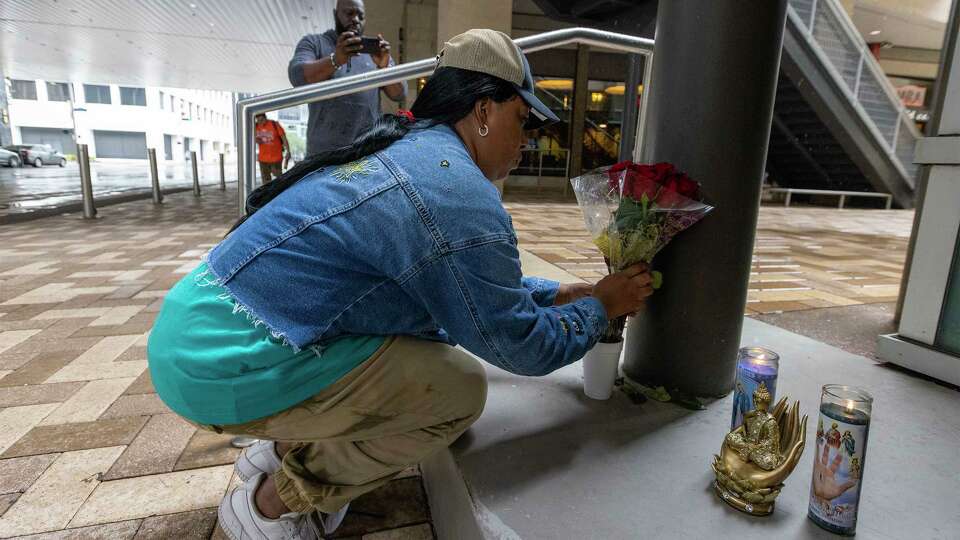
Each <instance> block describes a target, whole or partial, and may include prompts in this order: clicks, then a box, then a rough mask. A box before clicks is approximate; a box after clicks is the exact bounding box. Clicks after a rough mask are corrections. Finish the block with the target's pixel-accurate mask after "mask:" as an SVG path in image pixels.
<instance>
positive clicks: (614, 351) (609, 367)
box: [582, 341, 623, 399]
mask: <svg viewBox="0 0 960 540" xmlns="http://www.w3.org/2000/svg"><path fill="white" fill-rule="evenodd" d="M622 350H623V342H622V341H620V342H618V343H597V344H596V346H594V347H593V348H592V349H590V351H589V352H587V354H586V355H585V356H584V357H583V361H582V365H583V393H584V394H586V395H587V397H588V398H591V399H610V394H612V393H613V383H614V381H616V380H617V368H618V367H619V366H620V352H621V351H622Z"/></svg>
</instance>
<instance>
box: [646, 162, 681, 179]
mask: <svg viewBox="0 0 960 540" xmlns="http://www.w3.org/2000/svg"><path fill="white" fill-rule="evenodd" d="M651 168H652V169H653V170H654V171H655V172H656V178H657V181H658V182H660V183H661V184H662V183H663V182H664V181H665V180H666V179H667V177H669V176H670V175H672V174H673V173H674V172H676V170H677V169H676V167H674V166H673V164H672V163H667V162H661V163H657V164H656V165H653V166H652V167H651Z"/></svg>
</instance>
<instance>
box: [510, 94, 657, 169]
mask: <svg viewBox="0 0 960 540" xmlns="http://www.w3.org/2000/svg"><path fill="white" fill-rule="evenodd" d="M536 85H537V97H539V98H540V99H541V100H542V101H543V102H544V103H546V104H547V105H549V106H550V108H552V109H553V111H554V112H555V113H556V114H557V116H558V117H559V118H560V122H559V123H558V124H555V125H553V126H549V127H547V128H544V129H540V130H536V131H532V132H531V133H530V139H529V141H528V150H527V151H526V152H524V156H523V160H522V161H521V163H520V167H519V169H518V170H517V173H516V174H523V175H538V173H539V172H540V171H542V175H543V176H567V175H566V174H565V171H566V167H567V162H568V159H569V148H570V116H571V110H572V108H573V79H564V78H541V79H539V80H537V83H536ZM640 88H641V91H642V86H641V87H640ZM624 94H625V87H624V83H623V82H622V81H595V80H591V81H588V83H587V111H586V122H585V125H584V133H583V141H582V142H581V144H582V145H583V165H582V166H583V170H590V169H594V168H596V167H602V166H604V165H611V164H613V163H616V162H617V157H618V154H619V149H620V131H621V123H622V120H623V109H624Z"/></svg>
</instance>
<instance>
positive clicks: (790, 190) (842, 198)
mask: <svg viewBox="0 0 960 540" xmlns="http://www.w3.org/2000/svg"><path fill="white" fill-rule="evenodd" d="M762 191H763V193H764V194H766V193H785V194H786V198H785V199H784V206H790V200H791V198H792V197H791V195H793V194H794V193H796V194H798V195H837V196H839V197H840V203H839V205H838V206H837V208H841V209H842V208H843V205H844V203H846V201H847V197H870V198H878V199H884V200H885V201H886V202H885V204H886V209H887V210H890V208H891V207H892V206H893V195H891V194H889V193H872V192H869V191H841V190H834V189H801V188H775V187H769V186H764V187H763V190H762Z"/></svg>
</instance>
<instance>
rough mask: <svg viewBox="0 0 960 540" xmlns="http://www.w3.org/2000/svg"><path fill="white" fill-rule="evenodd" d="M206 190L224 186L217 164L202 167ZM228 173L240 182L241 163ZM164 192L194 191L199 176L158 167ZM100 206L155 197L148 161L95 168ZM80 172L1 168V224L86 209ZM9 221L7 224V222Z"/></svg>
mask: <svg viewBox="0 0 960 540" xmlns="http://www.w3.org/2000/svg"><path fill="white" fill-rule="evenodd" d="M197 169H198V175H199V177H200V184H201V186H205V185H219V183H220V164H219V162H217V161H212V162H205V163H201V164H199V166H198V168H197ZM224 172H225V175H226V180H227V182H228V183H230V182H234V181H236V176H237V164H236V161H227V162H226V163H225V165H224ZM158 174H159V176H160V188H161V189H162V190H164V191H168V190H178V189H179V190H182V189H190V188H191V187H192V186H193V176H192V172H191V169H190V165H189V163H187V162H169V163H162V162H161V163H158ZM90 175H91V182H92V184H93V196H94V201H104V202H105V201H107V200H110V199H116V198H120V199H123V200H129V199H130V198H132V197H138V196H139V197H149V196H150V189H151V188H150V172H149V166H148V162H147V161H146V160H122V161H121V160H116V161H113V160H111V161H107V162H92V163H90ZM81 202H82V197H81V195H80V169H79V167H78V165H77V163H76V162H69V163H67V166H66V167H62V168H61V167H57V166H46V167H40V168H35V167H31V166H25V167H19V168H10V167H0V223H3V222H5V221H13V220H17V221H19V220H21V219H23V218H29V217H30V215H31V214H36V215H37V216H40V215H49V214H51V213H56V212H57V211H59V210H62V211H75V209H76V207H77V206H78V205H79V204H81ZM5 218H6V219H5Z"/></svg>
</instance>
